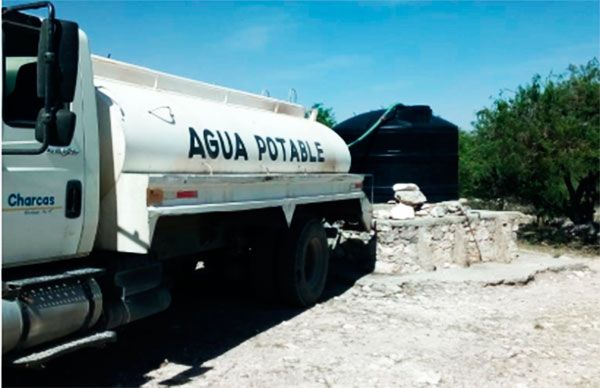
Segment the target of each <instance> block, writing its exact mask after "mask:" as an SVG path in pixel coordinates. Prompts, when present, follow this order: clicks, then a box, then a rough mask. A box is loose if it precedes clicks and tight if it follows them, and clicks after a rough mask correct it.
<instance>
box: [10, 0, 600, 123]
mask: <svg viewBox="0 0 600 388" xmlns="http://www.w3.org/2000/svg"><path fill="white" fill-rule="evenodd" d="M19 3H21V2H19ZM10 4H14V2H5V5H10ZM56 5H57V15H58V17H60V18H64V19H70V20H76V21H77V22H79V24H80V26H81V28H83V29H84V30H85V31H86V32H87V34H88V37H89V39H90V43H91V47H92V51H93V52H94V53H96V54H99V55H107V54H108V53H110V54H111V56H112V58H114V59H118V60H122V61H126V62H131V63H135V64H139V65H143V66H147V67H151V68H154V69H157V70H161V71H165V72H169V73H174V74H177V75H181V76H185V77H190V78H194V79H198V80H202V81H206V82H211V83H216V84H220V85H224V86H228V87H233V88H236V89H242V90H246V91H250V92H255V93H260V92H261V91H262V90H263V89H268V90H269V92H270V94H271V96H272V97H276V98H282V99H287V98H288V93H289V89H290V88H294V89H295V90H296V91H297V94H298V102H299V103H301V104H303V105H305V106H308V105H311V104H312V103H313V102H323V103H324V104H325V105H326V106H331V107H333V108H334V111H335V113H336V116H337V119H338V121H342V120H344V119H346V118H349V117H351V116H352V115H353V114H359V113H362V112H365V111H368V110H372V109H377V108H380V107H382V106H388V105H389V104H391V103H394V102H402V103H405V104H428V105H431V107H432V108H433V111H434V112H435V113H436V114H438V115H441V116H442V117H445V118H447V119H448V120H450V121H453V122H454V123H456V124H458V125H459V126H461V127H463V128H469V127H470V123H471V121H472V120H474V118H475V112H476V111H477V110H478V109H480V108H482V107H483V106H486V105H489V104H490V102H491V100H490V97H492V96H495V95H497V94H498V92H499V91H500V90H502V89H508V90H510V89H514V88H515V87H516V86H517V85H519V84H522V83H524V82H527V81H529V80H530V79H531V77H532V75H534V74H535V73H540V74H542V75H546V74H548V73H549V72H551V71H554V72H561V71H563V70H564V69H565V68H566V67H567V66H568V65H569V64H570V63H574V64H583V63H585V62H587V61H588V60H590V59H591V58H593V57H598V56H599V36H600V30H599V28H600V27H599V23H600V22H599V8H600V4H599V2H598V1H593V2H575V1H570V2H533V1H521V2H479V3H472V2H353V3H349V2H335V3H328V2H300V3H298V2H268V3H258V2H202V3H200V2H158V1H157V2H136V1H127V2H116V1H114V2H100V1H98V2H73V1H58V2H56Z"/></svg>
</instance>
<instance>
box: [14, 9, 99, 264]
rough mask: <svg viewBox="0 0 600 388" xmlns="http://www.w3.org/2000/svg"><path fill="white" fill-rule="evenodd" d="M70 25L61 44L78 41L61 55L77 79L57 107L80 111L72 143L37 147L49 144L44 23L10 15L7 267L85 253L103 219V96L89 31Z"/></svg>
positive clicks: (72, 132) (73, 79)
mask: <svg viewBox="0 0 600 388" xmlns="http://www.w3.org/2000/svg"><path fill="white" fill-rule="evenodd" d="M59 23H60V22H59ZM63 23H65V25H67V23H66V22H63ZM67 27H68V28H67V29H68V31H64V30H63V31H62V33H63V34H64V35H65V36H64V37H61V38H62V39H63V42H62V43H61V44H62V45H67V44H70V45H71V46H74V47H61V48H60V50H62V51H67V50H69V53H62V56H61V57H59V60H61V61H64V65H63V67H67V66H66V65H67V64H66V62H67V61H70V62H71V63H72V64H70V66H69V67H70V68H69V69H65V70H64V73H67V72H69V73H70V74H69V79H70V80H71V82H72V83H73V84H74V85H73V86H72V88H73V92H72V98H71V97H70V96H67V97H68V98H66V99H65V98H56V99H55V101H54V102H51V105H53V107H52V109H54V110H56V111H59V108H60V109H62V110H63V111H67V112H70V113H72V114H73V116H74V117H75V120H74V121H75V123H74V125H73V126H72V128H68V130H69V131H70V133H67V135H66V137H68V138H70V139H67V140H70V141H68V142H67V141H64V140H63V143H62V144H61V142H60V141H57V140H58V139H49V144H48V145H47V148H46V149H45V150H44V151H43V152H36V151H38V150H40V149H41V148H42V146H43V144H42V142H41V141H40V140H41V139H40V136H41V134H40V132H41V129H40V125H39V123H38V122H39V121H40V118H39V116H40V112H41V111H43V110H44V97H43V96H40V93H38V91H39V88H40V85H39V83H40V82H41V81H42V80H40V79H39V78H38V75H39V74H40V73H41V72H42V71H43V69H42V68H43V63H42V64H41V65H40V63H39V62H40V61H39V59H38V57H40V56H42V57H43V54H42V55H40V54H39V51H40V50H39V42H40V34H41V29H42V22H41V20H40V19H39V18H37V17H33V16H28V15H25V14H23V13H9V14H6V15H3V19H2V33H3V42H4V44H3V45H4V47H3V57H2V63H3V66H2V68H3V73H4V74H3V77H4V79H3V81H4V90H3V96H2V98H3V104H2V106H3V110H2V150H3V158H2V185H3V188H4V190H3V194H2V221H3V224H4V228H3V229H2V241H3V244H2V257H3V263H2V264H3V267H5V268H8V267H14V266H21V265H26V264H33V263H40V262H47V261H52V260H54V259H56V258H61V259H66V258H72V257H77V256H83V255H86V254H88V253H89V252H90V251H91V249H92V245H93V239H94V236H95V233H96V225H97V218H98V209H97V202H98V173H97V171H98V151H97V147H90V146H89V145H90V144H97V136H98V135H97V134H98V129H97V120H96V106H95V103H89V102H93V101H94V98H95V97H94V86H93V79H92V70H91V59H90V52H89V47H88V44H87V37H86V36H85V34H84V33H83V32H82V31H81V30H79V29H78V28H77V25H74V23H68V25H67ZM68 34H70V36H66V35H68ZM73 35H75V36H73ZM68 40H69V41H68ZM75 45H76V46H75ZM59 54H60V53H59ZM73 64H74V65H73ZM55 88H56V89H57V91H60V89H61V88H58V87H55ZM56 94H58V95H60V93H56ZM59 97H60V96H59ZM69 100H70V101H69ZM52 126H54V127H55V126H56V124H55V123H54V124H52ZM36 127H37V128H36ZM54 131H56V130H54ZM48 135H49V136H50V134H48ZM63 144H64V145H63ZM94 204H96V205H94Z"/></svg>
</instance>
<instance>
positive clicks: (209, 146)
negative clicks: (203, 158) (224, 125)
mask: <svg viewBox="0 0 600 388" xmlns="http://www.w3.org/2000/svg"><path fill="white" fill-rule="evenodd" d="M204 145H205V146H206V152H207V153H208V156H210V157H211V158H212V159H216V158H217V157H218V156H219V141H218V140H217V139H215V134H214V133H212V132H211V130H210V129H204Z"/></svg>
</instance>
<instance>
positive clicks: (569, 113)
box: [460, 59, 600, 223]
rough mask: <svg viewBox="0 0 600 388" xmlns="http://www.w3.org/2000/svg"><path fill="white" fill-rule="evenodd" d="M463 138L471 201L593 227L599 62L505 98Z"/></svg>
mask: <svg viewBox="0 0 600 388" xmlns="http://www.w3.org/2000/svg"><path fill="white" fill-rule="evenodd" d="M473 124H474V131H473V132H461V134H460V140H461V145H460V157H461V165H460V167H461V172H460V178H461V191H462V195H465V196H476V197H481V198H506V199H511V200H517V201H521V202H524V203H527V204H531V205H533V206H534V208H535V209H536V213H537V215H538V216H539V217H551V216H557V215H567V216H569V218H571V220H572V221H573V222H575V223H584V222H590V221H592V219H593V211H594V205H595V204H596V203H597V202H598V181H599V177H600V66H599V63H598V60H597V59H594V60H592V61H590V62H588V63H587V64H586V65H583V66H570V67H569V68H568V70H567V72H565V73H563V74H560V75H553V74H550V75H549V76H548V77H547V78H545V79H542V78H541V77H540V76H539V75H536V76H534V77H533V79H532V81H531V83H529V84H526V85H524V86H520V87H518V88H517V90H516V91H515V92H514V95H512V96H510V97H505V96H504V95H503V94H502V93H501V94H500V95H499V96H498V97H497V98H496V100H495V101H494V102H493V104H492V106H491V107H489V108H484V109H482V110H481V111H479V112H478V113H477V119H476V121H475V122H474V123H473Z"/></svg>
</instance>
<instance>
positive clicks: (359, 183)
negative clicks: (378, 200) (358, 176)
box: [354, 182, 363, 189]
mask: <svg viewBox="0 0 600 388" xmlns="http://www.w3.org/2000/svg"><path fill="white" fill-rule="evenodd" d="M362 187H363V183H362V182H356V183H355V184H354V188H355V189H362Z"/></svg>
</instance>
